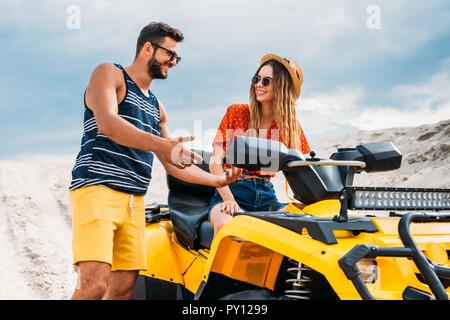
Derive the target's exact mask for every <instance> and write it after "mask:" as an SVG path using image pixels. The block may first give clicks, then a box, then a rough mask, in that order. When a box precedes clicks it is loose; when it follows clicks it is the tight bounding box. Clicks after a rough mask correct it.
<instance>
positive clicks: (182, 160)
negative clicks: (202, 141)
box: [155, 136, 203, 169]
mask: <svg viewBox="0 0 450 320" xmlns="http://www.w3.org/2000/svg"><path fill="white" fill-rule="evenodd" d="M194 139H195V137H193V136H191V137H178V138H170V139H164V141H163V147H161V148H160V149H159V150H158V151H155V153H156V154H157V155H158V158H159V159H160V160H161V161H165V162H168V163H170V164H172V165H174V166H176V167H177V168H179V169H184V168H186V167H189V166H191V165H192V164H194V163H196V162H201V161H203V158H202V157H201V156H199V155H198V154H196V153H195V152H193V151H191V150H189V149H187V148H185V147H184V146H183V145H182V143H183V142H189V141H192V140H194Z"/></svg>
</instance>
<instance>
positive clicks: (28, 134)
mask: <svg viewBox="0 0 450 320" xmlns="http://www.w3.org/2000/svg"><path fill="white" fill-rule="evenodd" d="M373 5H375V6H376V9H377V10H378V11H377V13H375V12H374V11H372V10H371V9H370V8H371V7H370V6H373ZM71 6H76V8H78V9H79V13H80V15H79V18H80V19H79V22H80V23H79V27H80V28H79V29H78V28H68V26H67V23H68V20H69V19H71V18H73V12H72V11H69V12H68V8H70V7H71ZM0 10H1V12H2V13H3V17H2V19H1V21H0V37H1V55H2V59H0V67H1V73H0V97H1V100H0V101H1V102H0V109H1V111H2V112H1V113H0V128H1V129H0V130H1V135H0V159H30V158H36V157H43V155H47V156H50V157H54V158H57V157H61V156H67V157H69V158H70V157H72V158H73V159H74V158H75V155H76V153H77V152H78V148H79V143H80V139H81V129H82V116H83V92H84V89H85V87H86V85H87V83H88V80H89V76H90V74H91V72H92V70H93V69H94V68H95V66H96V65H98V64H99V63H101V62H105V61H108V62H117V63H120V64H123V65H125V66H127V65H129V64H131V62H132V60H133V58H134V50H135V43H136V38H137V35H138V34H139V31H140V30H141V28H142V27H143V26H145V25H146V24H147V23H149V22H150V21H165V22H167V23H169V24H170V25H172V26H174V27H177V28H179V29H180V30H181V31H182V32H183V33H184V35H185V41H184V42H183V43H181V44H180V46H179V49H180V50H179V53H180V55H181V56H182V58H183V60H182V62H181V63H180V64H179V65H178V66H177V67H176V68H173V69H172V70H171V71H170V74H169V77H168V79H166V80H155V81H154V82H153V84H152V87H151V90H152V91H153V92H154V93H155V94H156V96H157V97H158V98H159V99H160V100H161V101H162V102H163V103H164V105H165V107H166V110H167V112H168V117H169V127H170V129H171V132H172V134H173V135H185V134H192V133H194V134H196V133H200V136H199V137H198V143H200V145H202V144H203V145H205V144H206V145H207V144H208V143H209V137H210V136H211V134H213V133H214V132H215V130H216V128H217V126H218V124H219V121H220V119H221V117H222V116H223V114H224V113H225V110H226V108H227V106H229V105H230V104H233V103H246V102H247V101H248V91H249V86H250V78H251V75H252V74H253V72H254V71H255V70H256V68H257V67H258V61H259V59H260V58H261V56H263V55H264V54H266V53H276V54H279V55H282V56H288V57H292V58H294V59H295V60H297V61H298V62H299V63H300V65H301V66H302V68H303V72H304V83H303V87H302V95H301V97H300V99H299V101H298V103H297V104H298V107H297V113H298V117H299V120H300V122H301V124H302V126H303V129H304V131H305V133H306V135H307V138H309V139H314V138H320V137H327V136H333V135H338V134H343V133H348V132H352V131H357V130H366V129H367V130H371V129H382V128H388V127H396V126H416V125H420V124H424V123H434V122H438V121H440V120H443V119H448V118H450V78H449V75H450V3H449V2H448V1H403V0H396V1H364V0H353V1H351V0H342V1H320V0H319V1H314V2H312V1H300V0H289V1H288V0H281V1H273V0H272V1H266V0H259V1H257V0H249V1H242V0H240V1H235V0H228V1H207V0H198V1H188V0H184V1H181V0H180V1H178V0H177V1H173V0H167V1H153V0H129V1H107V0H99V1H92V0H91V1H88V0H83V1H81V0H70V1H64V0H62V1H18V0H16V1H12V0H2V2H1V4H0ZM378 13H379V15H378ZM378 18H379V19H378ZM373 19H376V20H373ZM71 21H72V20H71ZM373 21H376V22H377V24H376V26H377V27H379V28H373V26H374V24H373ZM69 22H70V21H69ZM368 22H369V24H368ZM371 23H372V24H371ZM69 24H70V23H69ZM72 26H73V25H72ZM200 127H201V130H199V128H200ZM196 130H197V131H196Z"/></svg>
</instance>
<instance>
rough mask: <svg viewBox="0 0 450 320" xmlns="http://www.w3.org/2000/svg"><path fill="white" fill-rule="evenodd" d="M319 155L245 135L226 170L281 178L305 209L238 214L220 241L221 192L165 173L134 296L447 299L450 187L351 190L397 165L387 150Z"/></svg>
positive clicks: (366, 147)
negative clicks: (216, 203)
mask: <svg viewBox="0 0 450 320" xmlns="http://www.w3.org/2000/svg"><path fill="white" fill-rule="evenodd" d="M202 156H203V158H204V163H202V164H198V166H199V167H201V168H203V169H204V170H207V171H208V170H209V169H208V163H209V157H208V156H209V154H208V153H206V152H204V153H203V154H202ZM311 156H312V157H311V158H308V159H306V158H305V157H304V156H303V155H302V154H301V153H299V152H298V151H295V150H289V149H287V148H286V147H285V146H284V145H283V144H281V143H278V142H275V141H272V140H266V139H258V138H253V137H237V138H236V139H235V140H234V141H233V143H232V144H231V146H230V148H229V149H228V150H227V157H226V158H224V162H225V163H230V164H233V165H235V166H237V167H241V168H246V169H248V170H251V171H253V170H264V171H273V172H277V171H279V170H281V171H282V172H283V174H284V176H285V178H286V181H287V183H288V184H289V186H290V188H291V190H292V191H293V193H294V197H295V199H296V200H298V202H292V203H289V204H288V205H287V208H286V211H267V212H240V213H236V214H235V215H234V218H233V219H232V220H231V221H230V222H229V223H228V224H227V225H225V226H224V227H223V228H222V229H221V230H220V231H219V233H218V234H217V236H216V237H215V238H214V239H213V228H212V226H211V223H210V222H209V221H208V206H209V200H210V198H211V196H212V195H213V194H214V191H215V190H214V188H212V187H208V186H202V185H193V184H190V183H186V182H184V181H181V180H178V179H176V178H174V177H172V176H167V183H168V187H169V195H168V205H154V206H148V208H147V211H146V220H147V221H146V223H147V225H146V240H145V241H146V254H147V263H148V270H147V271H145V272H140V274H139V277H138V281H137V284H136V289H135V297H134V298H135V299H188V300H190V299H196V300H197V299H206V300H216V299H351V300H354V299H389V300H393V299H408V300H410V299H420V300H428V299H445V300H447V299H448V293H449V292H450V268H449V267H450V260H449V252H450V224H449V222H450V213H449V210H450V190H448V189H424V188H382V187H356V186H353V177H354V174H355V173H358V172H361V171H363V170H364V171H366V172H378V171H389V170H395V169H398V168H399V167H400V164H401V159H402V155H401V153H400V152H399V151H398V150H397V149H396V148H395V146H393V145H392V143H391V142H389V141H381V142H372V143H367V144H362V145H358V146H357V147H356V148H344V149H338V151H337V152H336V153H333V154H332V155H331V157H330V159H319V158H315V155H314V154H311ZM360 211H362V212H360ZM380 211H384V214H382V215H381V214H380ZM402 212H405V213H402Z"/></svg>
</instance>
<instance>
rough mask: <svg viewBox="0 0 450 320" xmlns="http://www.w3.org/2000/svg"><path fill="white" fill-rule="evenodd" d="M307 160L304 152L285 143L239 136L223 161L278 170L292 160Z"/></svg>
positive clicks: (251, 169) (256, 169)
mask: <svg viewBox="0 0 450 320" xmlns="http://www.w3.org/2000/svg"><path fill="white" fill-rule="evenodd" d="M296 160H305V157H304V156H303V154H302V153H301V152H300V151H298V150H294V149H288V148H287V147H286V146H285V145H284V144H283V143H281V142H278V141H274V140H268V139H263V138H256V137H245V136H237V137H236V138H235V139H234V140H233V142H232V143H231V145H230V147H229V148H228V150H227V156H226V157H224V159H223V162H224V163H226V164H231V165H233V166H235V167H238V168H243V169H246V170H249V171H260V170H262V171H268V172H277V171H279V170H281V169H284V168H287V163H288V162H290V161H296Z"/></svg>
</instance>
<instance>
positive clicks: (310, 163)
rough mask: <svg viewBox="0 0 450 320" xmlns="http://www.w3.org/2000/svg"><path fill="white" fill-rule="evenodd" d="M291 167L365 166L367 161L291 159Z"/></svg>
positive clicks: (289, 165)
mask: <svg viewBox="0 0 450 320" xmlns="http://www.w3.org/2000/svg"><path fill="white" fill-rule="evenodd" d="M287 166H288V167H289V168H294V167H304V166H346V167H360V168H365V167H366V163H365V162H363V161H345V160H328V159H327V160H324V159H318V160H297V161H291V162H289V163H288V164H287Z"/></svg>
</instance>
